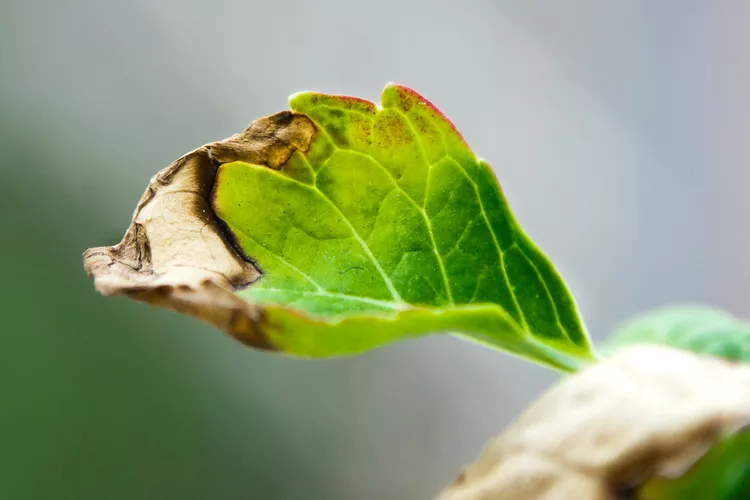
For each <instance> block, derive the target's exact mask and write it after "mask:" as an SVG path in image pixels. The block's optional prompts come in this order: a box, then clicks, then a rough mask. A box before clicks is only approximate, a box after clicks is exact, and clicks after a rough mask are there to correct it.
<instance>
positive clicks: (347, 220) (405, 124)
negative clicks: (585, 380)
mask: <svg viewBox="0 0 750 500" xmlns="http://www.w3.org/2000/svg"><path fill="white" fill-rule="evenodd" d="M290 107H291V108H292V110H293V111H294V112H297V113H302V114H304V115H305V116H307V117H309V118H310V119H311V120H312V121H313V123H314V124H315V126H316V133H315V135H314V136H313V139H312V141H311V144H310V147H309V149H308V150H307V151H304V152H300V151H298V152H295V153H294V155H293V156H292V158H291V159H290V161H289V162H288V165H289V166H288V167H287V166H286V165H282V166H281V168H279V169H269V168H268V167H267V166H265V165H253V164H249V163H244V162H233V163H228V164H223V165H220V166H219V169H218V172H217V176H216V182H215V185H214V188H213V199H212V207H213V209H214V212H215V213H216V215H217V216H218V217H219V219H220V220H222V221H223V223H224V224H225V225H226V227H227V228H228V229H229V230H230V231H231V232H232V233H233V236H234V238H235V239H236V240H237V241H238V243H239V247H240V248H241V249H242V250H243V252H244V253H245V254H246V255H248V256H250V257H251V258H252V259H253V261H254V262H256V263H257V264H258V266H259V267H260V269H261V270H262V272H263V273H264V275H263V277H262V278H261V279H260V280H259V281H258V282H256V283H255V284H253V286H251V287H250V288H249V289H248V290H247V291H245V292H242V296H243V297H245V298H246V299H248V300H250V301H253V302H256V303H259V304H261V305H263V304H266V305H268V306H271V307H276V308H278V309H274V315H275V316H276V317H277V319H278V318H280V317H281V316H283V314H282V313H281V312H280V311H282V310H283V309H284V307H283V306H281V307H280V306H279V304H286V306H288V307H290V308H292V309H295V310H296V311H297V312H302V313H303V314H306V315H309V316H310V317H309V318H308V319H309V320H310V323H309V324H306V325H301V324H297V327H299V328H301V329H303V330H305V329H307V330H311V329H312V330H316V329H317V327H316V326H315V325H313V323H315V322H319V321H321V320H322V319H327V320H328V321H327V322H326V323H325V324H327V325H328V326H329V327H330V328H339V329H340V328H341V327H340V326H335V325H341V324H354V323H356V322H357V321H360V320H361V321H367V319H366V318H365V317H364V316H359V315H365V314H373V315H375V317H373V318H370V319H369V320H372V321H375V322H377V321H379V320H380V319H382V318H380V317H377V315H379V314H386V313H388V311H389V310H390V311H391V312H392V313H393V314H395V316H394V317H404V315H405V314H406V313H405V312H404V310H408V309H411V308H413V309H421V308H425V307H434V308H446V307H447V308H454V309H461V308H462V307H463V306H474V305H477V304H495V305H496V306H499V307H497V309H498V310H499V311H502V313H503V314H504V315H506V316H507V318H506V319H508V320H509V321H505V326H503V328H502V329H501V331H499V332H495V334H494V336H495V338H494V340H493V336H492V334H489V333H488V332H481V333H478V332H471V331H469V330H467V329H466V328H463V329H462V328H459V327H460V325H457V326H459V327H455V325H454V327H452V330H451V331H455V332H459V333H463V334H465V335H469V336H472V338H475V337H478V338H482V339H483V341H484V342H487V341H488V340H487V339H488V338H489V339H490V340H489V342H490V343H494V344H495V345H496V346H498V345H505V344H507V342H505V341H503V340H502V337H503V335H504V334H505V333H507V332H513V334H514V335H516V336H517V337H518V338H520V339H524V337H526V338H525V339H524V342H526V343H527V344H529V345H530V346H531V344H533V343H534V342H539V341H541V342H542V343H544V344H547V346H552V348H553V349H556V350H558V351H559V352H562V353H565V354H564V356H563V357H564V358H566V357H569V358H571V359H573V358H576V357H578V358H580V359H579V361H580V360H585V359H592V358H593V354H592V353H591V348H590V344H589V340H588V335H587V333H586V331H585V328H584V326H583V324H582V322H581V320H580V317H579V315H578V312H577V309H576V306H575V302H574V301H573V299H572V296H571V295H570V293H569V291H568V290H567V287H566V286H565V284H564V282H563V281H562V278H560V276H559V274H557V272H556V271H555V270H554V268H553V267H552V266H551V264H550V263H549V260H548V259H547V258H546V257H545V256H544V255H543V254H542V253H541V252H540V251H539V250H538V249H537V247H536V246H535V245H534V244H533V243H532V242H531V240H530V239H529V238H528V237H527V236H526V235H525V233H523V231H522V230H521V229H520V227H519V226H518V224H517V223H516V221H515V219H514V218H513V216H512V214H511V212H510V210H509V208H508V206H507V202H506V201H505V198H504V197H503V195H502V192H501V190H500V187H499V184H498V182H497V179H496V178H495V176H494V173H493V172H492V170H491V168H490V167H489V165H488V164H487V163H486V162H483V161H479V160H477V158H476V157H475V156H474V154H473V153H472V152H471V150H470V149H469V147H468V145H467V144H466V142H465V140H464V139H463V137H462V136H461V135H460V134H459V133H458V131H457V130H456V128H455V126H454V125H453V124H452V123H451V122H450V121H449V120H447V118H445V116H444V115H443V114H442V113H440V112H439V111H438V110H437V108H435V107H434V105H432V104H431V103H429V101H427V100H426V99H424V98H423V97H422V96H420V95H419V94H417V93H416V92H414V91H412V90H410V89H407V88H405V87H402V86H398V85H393V84H389V85H388V86H386V88H385V90H384V91H383V95H382V107H378V106H377V105H375V104H374V103H372V102H369V101H365V100H363V99H359V98H351V97H344V96H332V95H327V94H319V93H311V92H306V93H299V94H295V95H293V96H292V97H291V98H290ZM269 192H271V194H269ZM274 193H275V194H278V193H283V194H282V195H279V196H275V195H274ZM244 203H247V204H248V205H250V206H252V207H256V208H255V211H257V212H258V213H255V211H249V210H235V209H234V207H235V206H237V207H242V205H243V204H244ZM261 207H262V208H261ZM311 222H312V225H311V224H310V223H311ZM295 275H296V278H295ZM295 287H300V288H299V290H295ZM354 303H356V305H353V304H354ZM394 311H399V312H394ZM485 313H487V311H485ZM295 314H296V313H295ZM353 314H354V315H355V316H352V315H353ZM347 315H348V316H349V317H347ZM399 315H400V316H399ZM406 315H407V316H408V314H406ZM437 316H438V317H441V318H443V320H444V321H445V323H444V325H443V327H438V326H434V325H433V324H432V323H431V322H430V321H426V323H425V326H424V327H418V325H416V326H415V325H412V328H414V334H423V333H426V332H433V331H446V330H450V328H449V327H451V325H452V324H451V323H450V322H449V321H446V320H445V318H446V317H448V316H450V315H447V316H446V314H443V313H441V314H438V315H437ZM489 316H490V317H491V316H492V315H491V314H490V315H489ZM294 317H297V316H294ZM457 317H461V315H460V314H459V315H458V316H457ZM363 318H364V319H363ZM287 319H288V318H287ZM287 319H283V321H282V320H279V321H281V322H282V323H283V322H284V321H286V320H287ZM355 320H356V321H355ZM389 321H393V317H391V318H390V319H389ZM396 322H397V323H398V321H396ZM316 324H317V323H316ZM405 324H411V322H409V321H406V322H405ZM427 325H429V327H428V326H427ZM509 325H512V328H511V326H509ZM357 328H359V329H360V330H361V329H362V325H361V324H358V326H357ZM399 328H400V327H399ZM399 328H396V329H395V330H394V331H396V330H397V331H399V332H400V334H399V335H401V337H408V336H410V335H409V333H408V332H406V331H403V330H400V329H399ZM291 331H292V330H289V332H291ZM287 334H289V333H288V332H287ZM318 335H319V337H318V338H319V339H322V338H323V336H322V334H320V333H318ZM375 337H377V335H376V336H375ZM394 340H395V339H394ZM532 340H533V341H534V342H531V341H532ZM275 342H277V343H282V344H283V335H277V338H276V340H275ZM321 342H322V343H323V344H325V342H323V341H322V340H321ZM328 342H329V343H333V344H335V342H333V341H328ZM374 344H378V342H373V345H374ZM501 348H503V349H505V350H508V349H507V348H506V347H502V346H501ZM527 349H528V350H530V351H534V350H535V347H534V346H531V347H528V348H527ZM282 350H288V349H282ZM313 350H314V349H313ZM313 350H308V351H305V352H307V353H308V354H305V355H310V352H312V351H313ZM510 350H511V352H514V353H515V354H520V355H523V351H524V348H523V347H519V346H516V345H514V346H513V347H512V348H511V349H510ZM324 351H325V349H323V351H321V352H320V353H319V355H324ZM334 351H336V348H331V349H329V354H333V353H334ZM300 352H302V351H300ZM316 352H317V351H316ZM545 356H546V355H540V357H541V358H545ZM553 357H554V356H553ZM566 359H567V358H566ZM542 362H545V363H549V364H555V363H557V365H560V366H567V367H570V366H573V365H577V364H578V361H575V362H571V361H570V360H566V361H565V362H557V361H555V362H552V363H550V362H549V360H548V359H547V360H546V361H542ZM558 367H559V366H558Z"/></svg>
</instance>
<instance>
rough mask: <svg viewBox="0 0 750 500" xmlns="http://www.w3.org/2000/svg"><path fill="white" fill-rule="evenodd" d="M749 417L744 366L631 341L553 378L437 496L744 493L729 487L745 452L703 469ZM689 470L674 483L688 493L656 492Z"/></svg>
mask: <svg viewBox="0 0 750 500" xmlns="http://www.w3.org/2000/svg"><path fill="white" fill-rule="evenodd" d="M749 425H750V366H748V365H745V364H739V363H729V362H727V361H725V360H720V359H716V358H712V357H708V356H698V355H696V354H693V353H690V352H687V351H684V350H681V349H674V348H668V347H661V346H647V345H642V346H635V347H630V348H627V349H624V350H623V351H622V352H618V353H617V354H615V355H614V356H612V357H610V358H608V359H605V360H603V361H601V362H599V363H596V364H593V365H592V366H590V367H588V368H586V369H585V370H582V371H581V372H579V373H577V374H575V375H572V376H570V377H566V378H564V379H562V381H561V382H559V383H558V384H557V385H556V386H555V387H553V388H552V389H550V390H549V391H548V392H547V393H545V394H544V395H542V396H541V397H540V398H539V399H538V400H537V401H535V402H534V403H533V404H532V405H531V406H530V407H529V408H528V409H527V410H526V411H525V412H524V413H523V414H522V415H521V416H520V417H519V418H518V419H516V421H515V422H513V423H511V424H510V425H509V426H508V427H507V428H506V429H505V430H504V431H503V432H502V433H501V434H500V435H499V436H498V437H496V438H494V439H493V440H492V441H491V442H490V443H489V444H488V445H487V446H486V448H485V450H484V452H483V453H482V456H481V457H480V458H479V459H478V460H477V461H476V462H474V463H473V464H472V465H470V466H468V467H467V468H465V469H464V471H463V472H462V473H461V474H460V475H459V476H458V478H457V479H456V480H455V481H454V482H453V484H451V485H450V486H449V487H448V488H446V489H445V491H443V493H442V494H441V495H440V496H439V499H440V500H480V499H490V498H491V499H493V500H504V499H508V500H511V499H513V500H515V499H520V498H529V499H531V498H533V499H538V500H556V499H559V498H574V499H576V500H599V499H605V498H606V499H615V498H640V499H643V500H656V499H657V498H658V499H659V500H671V499H673V498H674V499H675V500H676V499H680V500H691V499H695V500H698V499H700V500H703V499H714V498H716V499H719V498H721V499H722V500H729V499H739V498H747V497H745V496H742V497H741V496H736V495H734V493H736V492H739V491H740V489H739V487H741V486H742V485H741V484H740V483H739V482H738V481H737V478H738V477H741V474H742V473H743V472H744V471H746V470H747V465H748V463H747V460H745V461H744V462H735V463H734V464H733V467H731V468H729V469H723V470H722V473H721V474H719V475H717V476H713V477H709V478H706V472H709V471H711V470H713V471H714V472H715V471H716V470H715V469H713V468H712V462H713V461H714V460H715V458H716V457H717V455H720V454H721V452H722V450H725V451H729V450H728V447H727V443H730V442H731V443H734V444H735V447H734V451H741V450H740V449H739V448H740V446H741V445H742V444H743V443H748V436H750V433H748V432H747V431H746V429H747V428H748V426H749ZM728 436H731V439H730V440H727V437H728ZM709 450H711V451H709ZM744 450H745V452H747V448H746V447H745V448H744ZM714 465H716V464H714ZM705 466H708V469H704V467H705ZM695 472H701V474H698V476H697V477H696V476H695V474H694V473H695ZM691 477H695V478H696V479H699V480H700V479H709V481H707V482H703V481H699V482H693V483H692V485H693V487H694V488H693V489H692V490H684V489H683V490H680V491H681V492H683V493H684V492H685V491H688V492H689V495H684V496H659V494H660V493H664V492H667V491H668V490H666V489H656V487H657V486H658V487H662V486H664V485H666V484H668V483H671V481H670V480H674V478H680V480H679V481H681V480H682V479H688V478H691ZM712 482H713V484H711V483H712ZM745 487H747V483H745ZM717 492H721V493H722V494H725V495H726V494H728V493H731V496H714V493H717ZM641 495H643V496H641ZM651 495H655V496H651Z"/></svg>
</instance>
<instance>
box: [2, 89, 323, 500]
mask: <svg viewBox="0 0 750 500" xmlns="http://www.w3.org/2000/svg"><path fill="white" fill-rule="evenodd" d="M0 104H1V103H0ZM0 118H9V117H8V116H2V110H0ZM0 124H1V125H0V149H1V150H2V151H3V160H2V162H3V167H2V173H3V180H2V182H0V211H1V212H2V213H3V214H4V216H3V228H2V231H3V236H2V259H0V271H1V272H2V277H3V286H2V292H1V293H2V298H1V299H2V300H0V303H1V304H2V307H1V309H2V314H1V315H0V332H1V333H2V334H1V335H0V394H2V396H3V398H2V411H1V412H0V443H2V444H1V445H0V498H2V499H13V500H15V499H19V500H21V499H22V500H32V499H48V498H54V499H57V500H65V499H70V500H81V499H101V498H107V499H111V500H117V499H135V498H137V499H150V498H153V499H162V500H167V499H180V500H184V499H205V498H222V499H226V498H292V497H295V496H296V497H301V498H307V496H306V494H305V493H303V491H306V492H308V493H310V492H312V493H313V495H312V497H315V498H323V497H326V496H328V497H330V496H331V495H332V491H335V489H332V488H329V487H327V486H326V485H324V484H323V483H322V481H323V480H322V479H320V478H318V476H319V474H318V472H319V470H318V469H317V467H318V466H317V464H316V463H315V462H313V461H311V460H309V458H306V457H305V456H304V455H303V454H300V453H299V452H298V451H297V450H296V449H295V445H294V443H291V442H289V440H286V439H283V436H282V435H281V427H280V426H278V425H274V422H273V416H272V415H271V414H270V413H269V412H267V411H266V410H265V409H264V406H263V404H262V401H263V399H264V398H265V397H267V395H268V394H267V393H268V392H270V391H271V390H272V389H273V388H272V386H269V385H268V384H266V383H264V380H267V379H268V378H269V377H271V376H272V375H273V374H272V371H273V370H274V369H275V368H274V364H273V363H272V362H269V361H268V360H269V359H270V358H266V357H263V355H262V354H259V353H254V352H252V351H249V350H246V349H242V348H241V347H240V346H239V345H237V344H235V343H234V341H231V340H229V339H225V341H222V339H221V338H219V337H218V335H219V334H217V333H216V332H213V331H210V332H209V328H208V327H204V326H203V325H201V324H199V323H196V322H194V321H192V320H189V319H188V318H181V317H179V316H177V315H175V314H171V313H169V312H165V311H157V310H154V309H151V308H148V307H145V306H143V305H140V304H136V303H130V302H129V301H126V300H124V299H121V300H116V299H105V298H103V297H100V296H98V295H97V294H96V293H95V292H94V289H93V286H92V282H91V280H90V279H89V278H88V277H87V276H86V275H85V274H84V272H83V268H82V264H81V253H82V251H83V250H84V249H85V248H86V247H88V246H94V245H99V244H107V243H109V244H112V243H115V242H116V241H118V240H119V237H120V234H119V233H120V230H121V229H124V228H125V226H126V223H127V221H126V218H127V215H128V214H127V213H125V214H123V220H122V224H121V225H120V227H111V226H112V224H111V221H110V220H107V218H106V216H105V215H103V214H102V212H101V211H100V210H98V209H96V208H95V206H94V205H95V203H96V202H97V200H98V201H101V200H102V198H104V197H105V196H106V195H104V194H102V195H99V194H97V193H96V192H92V188H91V186H86V185H85V183H86V180H85V179H82V178H77V179H74V180H75V181H76V182H79V183H81V185H80V187H79V189H73V190H66V189H62V188H61V186H59V185H58V182H57V181H56V180H55V178H54V176H52V175H45V172H46V166H47V165H50V164H52V163H56V164H58V165H59V164H60V163H61V162H71V163H72V162H85V161H92V160H91V156H92V155H89V156H86V155H81V156H78V157H75V158H73V157H71V156H70V155H69V154H68V155H61V154H60V149H57V148H55V147H54V141H53V140H51V141H50V142H51V143H52V144H49V143H48V144H47V145H45V144H44V143H37V142H32V141H31V139H29V140H24V139H22V137H29V138H31V137H34V136H35V135H36V134H35V133H33V132H35V131H34V130H24V129H23V126H24V124H23V122H20V121H19V120H5V119H3V120H2V121H0ZM11 126H12V127H13V129H12V130H11ZM45 146H46V147H45ZM67 153H70V152H67ZM116 163H117V164H114V165H113V164H110V165H108V166H107V168H118V167H119V168H127V159H123V160H119V161H117V162H116ZM89 167H90V170H91V171H95V170H96V169H97V168H102V167H101V166H98V165H95V164H91V165H90V166H89ZM144 186H145V183H144ZM135 201H136V200H135V199H134V200H133V204H134V203H135ZM228 349H231V350H237V352H238V353H241V354H239V355H240V356H243V357H245V358H248V359H245V360H244V361H245V362H246V363H247V364H248V371H247V375H248V376H252V377H254V380H257V382H255V383H253V384H251V385H250V389H249V390H248V391H247V392H246V393H245V394H244V398H246V401H257V402H258V403H257V404H247V403H246V402H244V401H240V400H239V398H237V397H236V393H235V392H234V391H233V390H232V388H231V387H225V386H222V385H221V384H219V381H220V379H221V378H223V377H224V374H221V373H220V369H221V366H220V365H219V364H220V362H221V357H222V355H223V354H224V351H226V350H228ZM219 375H221V377H220V376H219ZM243 387H245V388H246V387H247V384H244V385H243ZM244 398H243V400H244ZM322 451H325V450H324V449H322ZM289 470H292V471H294V473H295V474H297V476H298V477H297V479H298V480H297V481H289V480H288V479H287V478H286V477H285V474H286V472H288V471H289ZM306 472H308V473H309V474H307V475H306V474H305V473H306ZM319 495H322V496H319Z"/></svg>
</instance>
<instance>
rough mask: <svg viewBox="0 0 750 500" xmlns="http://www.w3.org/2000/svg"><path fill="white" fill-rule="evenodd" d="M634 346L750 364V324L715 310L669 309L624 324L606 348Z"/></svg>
mask: <svg viewBox="0 0 750 500" xmlns="http://www.w3.org/2000/svg"><path fill="white" fill-rule="evenodd" d="M635 344H657V345H667V346H671V347H678V348H680V349H685V350H687V351H692V352H696V353H698V354H707V355H711V356H716V357H720V358H724V359H728V360H730V361H740V362H745V363H750V324H748V323H747V322H744V321H742V320H739V319H737V318H735V317H734V316H732V315H731V314H729V313H727V312H725V311H722V310H719V309H715V308H712V307H706V306H670V307H665V308H661V309H656V310H654V311H650V312H647V313H644V314H641V315H639V316H636V317H635V318H633V319H631V320H629V321H628V322H626V323H624V324H623V325H621V326H620V327H619V328H617V329H616V330H615V331H614V332H613V333H612V334H611V335H610V336H609V338H608V339H607V342H606V346H605V348H606V351H608V352H609V351H615V350H620V349H622V348H624V347H627V346H630V345H635Z"/></svg>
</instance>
